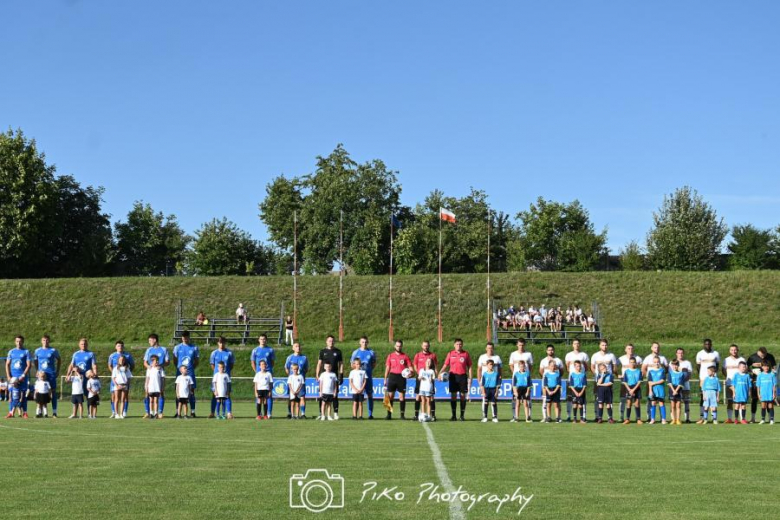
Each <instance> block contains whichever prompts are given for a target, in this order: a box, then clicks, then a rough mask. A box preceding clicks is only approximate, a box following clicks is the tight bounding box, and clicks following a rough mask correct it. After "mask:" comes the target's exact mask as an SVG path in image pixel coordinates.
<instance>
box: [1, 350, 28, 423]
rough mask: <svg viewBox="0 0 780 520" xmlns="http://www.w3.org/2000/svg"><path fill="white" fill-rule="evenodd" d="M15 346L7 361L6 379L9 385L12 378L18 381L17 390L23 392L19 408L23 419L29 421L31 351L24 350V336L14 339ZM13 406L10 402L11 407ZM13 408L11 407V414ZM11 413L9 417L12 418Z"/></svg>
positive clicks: (9, 352)
mask: <svg viewBox="0 0 780 520" xmlns="http://www.w3.org/2000/svg"><path fill="white" fill-rule="evenodd" d="M14 343H15V346H14V348H12V349H11V350H9V351H8V357H7V358H6V360H5V377H6V378H8V381H9V385H10V381H11V378H14V379H15V380H16V383H17V384H16V388H18V389H19V391H20V392H21V396H22V397H21V399H20V400H19V403H18V406H19V407H20V409H21V411H22V417H24V418H25V419H27V389H28V387H29V381H28V377H29V375H30V369H31V368H32V362H31V360H30V351H29V350H27V349H26V348H24V336H21V335H18V336H16V337H15V338H14ZM9 392H13V389H12V388H9ZM10 404H12V402H11V401H9V405H10ZM11 410H12V407H11V406H9V412H10V411H11ZM10 416H11V415H10V413H9V417H10Z"/></svg>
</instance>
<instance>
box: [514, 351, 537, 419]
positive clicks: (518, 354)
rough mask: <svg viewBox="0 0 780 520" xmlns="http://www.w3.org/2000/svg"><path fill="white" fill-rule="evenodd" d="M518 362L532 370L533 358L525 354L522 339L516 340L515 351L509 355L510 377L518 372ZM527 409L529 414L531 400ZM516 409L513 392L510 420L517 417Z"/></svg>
mask: <svg viewBox="0 0 780 520" xmlns="http://www.w3.org/2000/svg"><path fill="white" fill-rule="evenodd" d="M520 361H523V362H525V366H527V367H528V370H529V371H531V370H533V366H534V356H533V354H531V353H530V352H526V350H525V340H524V339H518V340H517V350H515V351H514V352H512V353H511V354H510V355H509V366H510V367H511V368H512V377H514V375H515V372H517V371H518V370H519V369H518V363H520ZM528 407H529V408H528V410H529V413H530V410H531V408H530V407H531V400H530V399H529V400H528ZM516 408H517V406H515V396H514V392H512V418H513V419H515V420H516V419H517V417H515V416H514V413H515V409H516Z"/></svg>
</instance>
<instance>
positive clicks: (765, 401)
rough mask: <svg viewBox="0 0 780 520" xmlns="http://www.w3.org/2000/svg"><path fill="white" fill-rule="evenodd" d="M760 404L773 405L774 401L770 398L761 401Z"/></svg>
mask: <svg viewBox="0 0 780 520" xmlns="http://www.w3.org/2000/svg"><path fill="white" fill-rule="evenodd" d="M761 402H762V403H774V402H775V400H774V399H772V398H771V397H770V398H769V399H761Z"/></svg>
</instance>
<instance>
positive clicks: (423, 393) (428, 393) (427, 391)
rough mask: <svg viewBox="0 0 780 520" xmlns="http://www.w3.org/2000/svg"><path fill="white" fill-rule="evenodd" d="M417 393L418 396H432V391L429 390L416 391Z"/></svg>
mask: <svg viewBox="0 0 780 520" xmlns="http://www.w3.org/2000/svg"><path fill="white" fill-rule="evenodd" d="M417 395H419V396H420V397H433V395H434V393H433V391H431V390H425V391H418V392H417Z"/></svg>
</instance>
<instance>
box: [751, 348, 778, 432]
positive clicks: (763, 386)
mask: <svg viewBox="0 0 780 520" xmlns="http://www.w3.org/2000/svg"><path fill="white" fill-rule="evenodd" d="M770 368H771V367H770V366H769V363H768V362H767V361H764V362H763V363H761V373H760V374H758V375H757V376H756V389H757V390H758V400H759V401H761V422H760V423H759V424H766V411H767V410H769V424H775V397H776V396H777V376H776V375H775V374H773V373H772V372H770Z"/></svg>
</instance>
